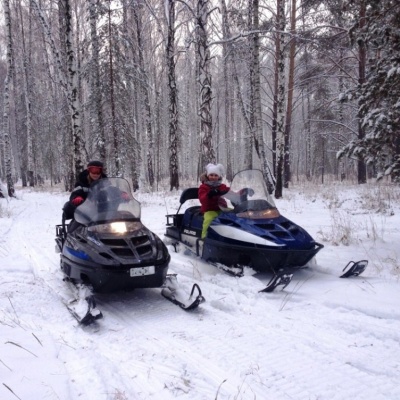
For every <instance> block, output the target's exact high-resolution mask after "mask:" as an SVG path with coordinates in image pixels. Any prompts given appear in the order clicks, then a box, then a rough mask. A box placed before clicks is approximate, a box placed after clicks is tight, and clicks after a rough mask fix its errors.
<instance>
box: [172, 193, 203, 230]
mask: <svg viewBox="0 0 400 400" xmlns="http://www.w3.org/2000/svg"><path fill="white" fill-rule="evenodd" d="M198 198H199V188H197V187H194V188H188V189H185V190H184V191H183V192H182V194H181V197H180V199H179V203H180V205H179V208H178V211H177V212H176V214H174V215H171V214H169V215H167V225H170V222H169V218H173V220H174V222H173V224H174V226H177V224H178V222H177V221H178V219H177V218H180V220H179V221H180V222H181V220H182V216H180V217H179V211H180V210H181V207H182V204H183V203H185V201H188V200H195V199H198ZM180 222H179V224H180Z"/></svg>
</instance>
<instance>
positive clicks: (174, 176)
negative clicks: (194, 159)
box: [166, 0, 179, 190]
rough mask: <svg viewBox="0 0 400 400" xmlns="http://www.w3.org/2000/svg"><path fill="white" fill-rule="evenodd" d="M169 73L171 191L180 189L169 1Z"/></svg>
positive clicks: (171, 1)
mask: <svg viewBox="0 0 400 400" xmlns="http://www.w3.org/2000/svg"><path fill="white" fill-rule="evenodd" d="M166 6H167V24H168V37H167V49H166V55H167V71H168V91H169V171H170V190H172V189H173V188H175V189H179V175H178V154H177V153H178V104H177V101H178V99H177V87H176V77H175V0H167V2H166Z"/></svg>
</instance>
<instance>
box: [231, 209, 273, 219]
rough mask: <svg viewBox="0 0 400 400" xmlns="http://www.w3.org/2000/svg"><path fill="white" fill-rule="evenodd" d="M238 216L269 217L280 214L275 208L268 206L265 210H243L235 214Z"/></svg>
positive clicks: (251, 217)
mask: <svg viewBox="0 0 400 400" xmlns="http://www.w3.org/2000/svg"><path fill="white" fill-rule="evenodd" d="M236 215H237V216H238V217H240V218H248V219H269V218H277V217H279V216H280V214H279V211H278V209H277V208H269V209H267V210H262V211H245V212H242V213H238V214H236Z"/></svg>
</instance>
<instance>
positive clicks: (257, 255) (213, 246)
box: [202, 238, 323, 272]
mask: <svg viewBox="0 0 400 400" xmlns="http://www.w3.org/2000/svg"><path fill="white" fill-rule="evenodd" d="M322 247H323V246H322V245H321V244H319V243H315V244H314V245H312V247H311V248H310V249H307V250H301V249H300V250H299V249H287V248H284V249H281V248H266V247H265V246H257V245H253V246H251V247H250V246H243V245H233V244H231V243H224V242H221V241H218V240H212V239H208V238H206V239H205V241H204V247H203V255H202V257H203V258H204V259H205V260H206V261H209V262H211V263H221V264H225V265H227V266H236V265H246V266H248V267H251V268H253V269H254V270H256V271H259V272H266V271H276V270H279V269H280V268H283V267H292V268H295V269H296V268H297V269H300V268H302V267H304V266H305V265H306V264H307V263H308V262H309V261H310V260H311V259H312V258H313V257H314V256H315V255H316V254H317V253H318V251H319V250H320V249H321V248H322Z"/></svg>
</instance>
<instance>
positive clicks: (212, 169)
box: [199, 164, 229, 239]
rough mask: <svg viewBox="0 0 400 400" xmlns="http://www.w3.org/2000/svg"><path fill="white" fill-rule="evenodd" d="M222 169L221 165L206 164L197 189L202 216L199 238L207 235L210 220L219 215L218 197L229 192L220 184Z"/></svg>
mask: <svg viewBox="0 0 400 400" xmlns="http://www.w3.org/2000/svg"><path fill="white" fill-rule="evenodd" d="M223 173H224V167H223V165H222V164H217V165H215V164H208V165H207V167H206V177H205V180H204V181H203V180H202V183H201V185H200V187H199V200H200V203H201V212H202V213H203V214H204V221H203V230H202V232H201V238H202V239H204V238H205V237H206V235H207V229H208V227H209V226H210V224H211V222H212V220H213V219H214V218H216V217H217V216H218V214H220V213H221V210H220V208H219V201H220V197H221V196H222V195H224V194H226V193H228V191H229V187H228V186H226V185H225V184H223V183H222V175H223Z"/></svg>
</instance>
